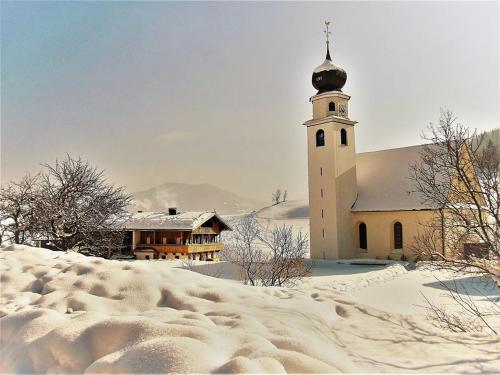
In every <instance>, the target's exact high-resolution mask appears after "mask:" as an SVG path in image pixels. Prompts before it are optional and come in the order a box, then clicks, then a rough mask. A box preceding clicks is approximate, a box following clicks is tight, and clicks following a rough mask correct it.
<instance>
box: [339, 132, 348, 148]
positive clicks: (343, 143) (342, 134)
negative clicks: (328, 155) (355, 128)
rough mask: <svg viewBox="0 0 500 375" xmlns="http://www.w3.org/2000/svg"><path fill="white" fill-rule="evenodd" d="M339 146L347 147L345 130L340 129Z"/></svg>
mask: <svg viewBox="0 0 500 375" xmlns="http://www.w3.org/2000/svg"><path fill="white" fill-rule="evenodd" d="M340 144H341V145H347V131H346V130H345V129H340Z"/></svg>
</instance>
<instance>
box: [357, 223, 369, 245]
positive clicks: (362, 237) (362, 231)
mask: <svg viewBox="0 0 500 375" xmlns="http://www.w3.org/2000/svg"><path fill="white" fill-rule="evenodd" d="M367 242H368V241H367V233H366V224H365V223H360V224H359V248H360V249H364V250H366V249H367V248H368V246H367Z"/></svg>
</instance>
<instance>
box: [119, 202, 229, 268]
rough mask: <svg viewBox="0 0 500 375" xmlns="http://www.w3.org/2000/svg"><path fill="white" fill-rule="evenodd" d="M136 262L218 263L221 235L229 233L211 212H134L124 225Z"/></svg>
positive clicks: (227, 226)
mask: <svg viewBox="0 0 500 375" xmlns="http://www.w3.org/2000/svg"><path fill="white" fill-rule="evenodd" d="M123 228H124V230H125V232H126V234H127V238H128V243H129V247H130V251H131V252H133V254H134V255H135V256H136V258H137V259H192V260H217V259H218V253H219V252H220V251H222V250H224V244H223V243H222V240H221V233H222V232H223V231H226V230H231V228H230V227H229V225H227V224H226V223H225V222H224V221H223V220H222V219H221V218H220V216H219V215H217V214H216V213H214V212H182V213H178V212H177V211H176V210H175V209H170V210H169V212H142V211H141V212H137V213H134V214H131V215H130V217H129V218H128V219H127V220H126V221H125V222H124V224H123Z"/></svg>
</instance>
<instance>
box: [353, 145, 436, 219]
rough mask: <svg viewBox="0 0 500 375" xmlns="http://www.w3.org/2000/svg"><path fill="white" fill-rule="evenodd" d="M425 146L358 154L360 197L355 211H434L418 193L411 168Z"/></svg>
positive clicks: (357, 172)
mask: <svg viewBox="0 0 500 375" xmlns="http://www.w3.org/2000/svg"><path fill="white" fill-rule="evenodd" d="M423 147H424V145H419V146H410V147H403V148H395V149H389V150H382V151H374V152H364V153H360V154H357V155H356V175H357V180H358V198H357V200H356V202H355V203H354V206H353V208H352V211H410V210H427V209H433V207H432V206H430V205H429V204H424V203H422V201H423V198H422V196H421V194H420V193H417V192H415V188H414V186H413V183H412V181H411V180H410V179H409V176H410V165H412V164H415V163H416V162H417V161H418V160H419V159H420V152H421V151H422V149H423Z"/></svg>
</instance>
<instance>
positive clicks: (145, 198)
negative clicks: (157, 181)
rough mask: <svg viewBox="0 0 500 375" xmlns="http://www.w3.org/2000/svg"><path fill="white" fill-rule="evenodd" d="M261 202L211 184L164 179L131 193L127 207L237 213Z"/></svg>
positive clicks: (258, 205) (260, 204) (133, 209)
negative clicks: (158, 183) (169, 181)
mask: <svg viewBox="0 0 500 375" xmlns="http://www.w3.org/2000/svg"><path fill="white" fill-rule="evenodd" d="M264 205H265V203H264V202H261V201H259V200H257V199H252V198H245V197H240V196H238V195H236V194H234V193H232V192H230V191H227V190H224V189H221V188H219V187H217V186H214V185H209V184H196V185H191V184H180V183H165V184H162V185H159V186H156V187H153V188H151V189H149V190H144V191H139V192H136V193H134V194H133V202H132V207H131V208H130V210H132V211H137V210H143V211H165V210H166V209H168V208H169V207H177V208H178V209H180V210H181V211H213V210H216V211H217V212H218V213H220V214H237V213H242V212H251V211H253V210H257V209H259V208H261V207H263V206H264Z"/></svg>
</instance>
